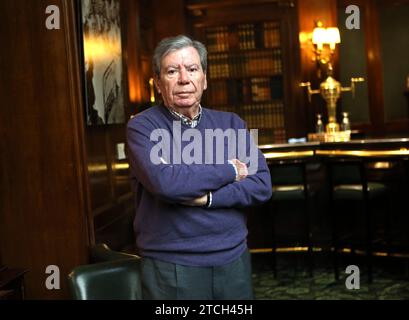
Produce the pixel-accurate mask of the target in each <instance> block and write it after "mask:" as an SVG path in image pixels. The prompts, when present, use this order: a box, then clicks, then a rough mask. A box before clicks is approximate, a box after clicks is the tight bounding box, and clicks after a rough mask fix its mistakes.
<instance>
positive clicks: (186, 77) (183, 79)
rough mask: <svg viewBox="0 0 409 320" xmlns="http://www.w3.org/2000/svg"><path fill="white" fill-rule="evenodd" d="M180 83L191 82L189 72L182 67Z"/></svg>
mask: <svg viewBox="0 0 409 320" xmlns="http://www.w3.org/2000/svg"><path fill="white" fill-rule="evenodd" d="M178 82H179V84H187V83H189V82H190V79H189V73H188V72H187V70H185V69H181V70H180V72H179V79H178Z"/></svg>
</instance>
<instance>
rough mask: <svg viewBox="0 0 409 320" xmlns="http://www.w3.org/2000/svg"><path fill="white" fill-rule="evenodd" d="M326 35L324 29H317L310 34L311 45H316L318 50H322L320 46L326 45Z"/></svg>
mask: <svg viewBox="0 0 409 320" xmlns="http://www.w3.org/2000/svg"><path fill="white" fill-rule="evenodd" d="M326 38H327V33H326V31H325V28H322V27H317V28H314V31H313V32H312V43H313V44H316V45H317V48H318V49H322V45H323V44H324V43H326Z"/></svg>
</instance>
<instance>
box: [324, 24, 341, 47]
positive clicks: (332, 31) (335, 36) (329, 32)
mask: <svg viewBox="0 0 409 320" xmlns="http://www.w3.org/2000/svg"><path fill="white" fill-rule="evenodd" d="M325 42H326V43H328V44H329V46H330V48H331V49H332V50H334V49H335V44H337V43H341V37H340V35H339V29H338V28H327V29H326V41H325Z"/></svg>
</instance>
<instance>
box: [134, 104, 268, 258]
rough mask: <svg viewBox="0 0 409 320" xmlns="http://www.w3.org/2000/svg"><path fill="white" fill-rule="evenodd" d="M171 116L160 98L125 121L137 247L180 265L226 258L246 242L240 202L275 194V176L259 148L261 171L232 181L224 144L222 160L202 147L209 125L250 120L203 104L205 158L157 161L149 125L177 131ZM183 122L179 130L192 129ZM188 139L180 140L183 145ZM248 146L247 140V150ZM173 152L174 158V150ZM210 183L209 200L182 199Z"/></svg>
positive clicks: (229, 125)
mask: <svg viewBox="0 0 409 320" xmlns="http://www.w3.org/2000/svg"><path fill="white" fill-rule="evenodd" d="M174 121H175V118H174V117H173V116H172V115H171V114H170V112H169V111H168V110H167V109H166V107H164V106H155V107H152V108H150V109H148V110H145V111H144V112H142V113H140V114H138V115H137V116H135V117H134V118H132V119H131V120H130V121H129V122H128V126H127V140H128V151H129V152H128V153H129V160H130V169H131V179H132V185H133V189H134V191H135V207H136V215H135V220H134V230H135V235H136V244H137V247H138V249H139V250H140V254H141V255H142V256H146V257H151V258H155V259H158V260H162V261H167V262H172V263H177V264H182V265H188V266H217V265H223V264H227V263H229V262H231V261H233V260H235V259H236V258H238V257H239V256H240V255H241V254H242V253H243V252H244V251H245V250H246V248H247V242H246V237H247V227H246V217H245V215H244V213H243V212H242V210H240V209H241V208H244V207H248V206H252V205H257V204H261V203H263V202H266V201H267V200H268V199H269V198H270V197H271V192H272V188H271V178H270V172H269V170H268V167H267V165H266V161H265V158H264V156H263V154H262V153H261V152H260V150H258V149H257V153H258V156H257V157H256V159H257V161H258V169H257V172H256V173H255V174H252V175H248V176H247V177H246V178H245V179H244V180H242V181H240V182H235V170H234V167H233V166H232V165H231V164H230V163H228V160H229V158H228V155H227V152H225V154H224V159H223V161H222V162H223V163H220V161H218V162H219V163H217V162H216V163H214V164H206V163H208V162H207V161H205V157H206V154H207V155H209V150H208V149H207V150H206V149H205V148H206V144H205V143H204V142H205V138H204V137H205V135H204V134H205V129H216V128H220V129H222V130H223V131H224V130H226V129H229V128H232V129H234V130H235V131H237V129H245V127H246V126H245V123H244V121H243V120H242V119H240V118H239V117H238V116H237V115H236V114H234V113H230V112H221V111H215V110H210V109H207V108H202V117H201V120H200V122H199V124H198V125H197V127H196V128H195V129H197V130H199V131H200V133H201V135H202V137H203V152H202V159H203V161H201V163H200V162H199V163H197V162H195V163H192V164H185V163H183V162H182V163H177V164H175V163H176V162H173V164H172V161H170V160H169V159H164V158H163V161H162V162H161V163H159V164H158V163H153V162H152V161H151V150H152V148H154V147H155V145H156V146H157V144H158V142H156V141H151V140H152V139H151V133H152V131H153V130H155V129H159V128H160V129H165V130H167V131H168V132H169V133H171V134H172V128H173V125H174V124H173V122H174ZM179 125H180V126H181V132H182V134H183V132H184V131H185V130H187V129H190V128H189V127H188V126H186V125H184V124H182V123H181V122H180V121H179ZM246 132H247V139H248V140H247V141H249V133H248V131H246ZM159 141H160V139H159ZM188 143H189V142H183V141H182V143H181V148H182V150H183V148H184V147H185V146H186V145H187V144H188ZM207 148H208V146H207ZM249 149H250V146H249V143H247V151H249ZM213 151H214V150H213ZM170 152H171V155H172V156H171V158H170V159H173V153H172V152H173V151H172V150H170ZM213 156H214V157H215V152H213ZM239 160H240V159H239ZM208 191H211V192H212V203H211V206H210V207H209V208H205V207H191V206H186V205H182V204H181V202H183V201H186V200H190V199H194V198H197V197H200V196H202V195H204V194H205V193H206V192H208Z"/></svg>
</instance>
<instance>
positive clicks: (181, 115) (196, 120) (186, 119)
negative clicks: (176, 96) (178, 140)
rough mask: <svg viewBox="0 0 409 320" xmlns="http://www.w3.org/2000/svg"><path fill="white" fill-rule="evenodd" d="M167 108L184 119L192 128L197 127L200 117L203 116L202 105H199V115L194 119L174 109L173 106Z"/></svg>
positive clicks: (176, 116)
mask: <svg viewBox="0 0 409 320" xmlns="http://www.w3.org/2000/svg"><path fill="white" fill-rule="evenodd" d="M166 109H168V110H169V112H170V113H171V114H172V115H173V116H174V117H175V118H176V119H178V120H180V121H182V123H183V124H185V125H187V126H189V127H191V128H195V127H196V126H197V125H198V124H199V122H200V119H201V118H202V106H201V105H199V112H198V113H197V115H196V116H195V117H194V118H193V119H189V118H188V117H186V116H185V115H183V114H181V113H179V112H177V111H176V110H174V109H173V108H171V107H169V108H168V107H167V108H166Z"/></svg>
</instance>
